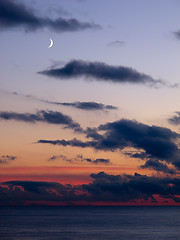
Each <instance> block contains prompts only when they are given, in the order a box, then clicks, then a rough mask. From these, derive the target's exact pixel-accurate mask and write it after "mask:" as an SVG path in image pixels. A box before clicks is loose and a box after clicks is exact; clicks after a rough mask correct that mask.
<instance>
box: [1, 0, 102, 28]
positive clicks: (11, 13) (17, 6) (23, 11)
mask: <svg viewBox="0 0 180 240" xmlns="http://www.w3.org/2000/svg"><path fill="white" fill-rule="evenodd" d="M0 27H1V29H9V28H10V29H17V28H18V29H23V30H25V31H36V30H38V29H43V28H48V29H50V30H54V31H56V32H65V31H79V30H85V29H89V28H91V29H98V28H100V26H99V25H97V24H94V23H88V22H80V21H78V20H77V19H75V18H71V19H64V18H61V17H59V18H57V19H55V20H52V19H50V18H47V17H45V18H43V17H39V16H38V15H35V13H34V12H33V11H32V10H31V9H28V8H27V7H26V6H25V5H23V4H21V3H18V2H16V1H12V0H0Z"/></svg>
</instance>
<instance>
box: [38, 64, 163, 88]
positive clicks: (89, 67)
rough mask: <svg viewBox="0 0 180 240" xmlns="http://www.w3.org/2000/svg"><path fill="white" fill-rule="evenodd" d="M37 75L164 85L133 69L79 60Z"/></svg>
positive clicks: (155, 85)
mask: <svg viewBox="0 0 180 240" xmlns="http://www.w3.org/2000/svg"><path fill="white" fill-rule="evenodd" d="M39 73H40V74H44V75H47V76H49V77H54V78H58V79H61V80H63V79H64V80H65V79H66V80H67V79H72V80H75V79H78V78H80V77H85V78H86V79H91V80H95V81H106V82H114V83H136V84H147V85H148V86H154V87H157V86H159V85H163V84H165V83H164V82H163V81H161V80H155V79H153V78H152V77H151V76H149V75H146V74H144V73H140V72H138V71H136V70H135V69H133V68H129V67H123V66H111V65H107V64H105V63H102V62H86V61H81V60H73V61H70V62H69V63H67V64H66V65H65V66H64V67H62V68H53V69H50V70H44V71H41V72H39Z"/></svg>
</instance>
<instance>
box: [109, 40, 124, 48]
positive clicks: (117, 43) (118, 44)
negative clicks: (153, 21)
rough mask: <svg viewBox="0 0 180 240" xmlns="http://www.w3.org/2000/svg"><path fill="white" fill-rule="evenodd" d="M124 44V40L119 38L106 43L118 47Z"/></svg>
mask: <svg viewBox="0 0 180 240" xmlns="http://www.w3.org/2000/svg"><path fill="white" fill-rule="evenodd" d="M124 45H125V42H124V41H119V40H116V41H113V42H110V43H108V45H107V46H108V47H115V48H118V47H122V46H124Z"/></svg>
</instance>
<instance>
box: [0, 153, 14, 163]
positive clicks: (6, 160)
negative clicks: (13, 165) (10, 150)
mask: <svg viewBox="0 0 180 240" xmlns="http://www.w3.org/2000/svg"><path fill="white" fill-rule="evenodd" d="M16 158H17V157H15V156H10V155H2V156H1V157H0V164H8V163H10V162H11V161H14V160H15V159H16Z"/></svg>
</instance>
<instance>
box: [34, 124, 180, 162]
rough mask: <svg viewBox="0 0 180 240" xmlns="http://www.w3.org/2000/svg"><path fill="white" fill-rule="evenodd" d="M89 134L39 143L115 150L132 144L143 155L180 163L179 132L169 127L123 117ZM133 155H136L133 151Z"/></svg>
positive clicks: (88, 131) (88, 132) (90, 130)
mask: <svg viewBox="0 0 180 240" xmlns="http://www.w3.org/2000/svg"><path fill="white" fill-rule="evenodd" d="M86 136H87V138H91V139H92V140H90V141H81V140H78V139H76V138H74V139H72V140H64V139H62V140H55V141H52V140H39V141H38V142H39V143H49V144H53V145H63V146H73V147H75V146H76V147H82V148H85V147H91V148H94V149H96V150H103V151H107V150H108V151H115V150H123V149H125V148H129V147H133V148H135V149H137V150H141V151H142V150H143V151H144V153H143V154H142V153H141V154H139V155H137V156H136V157H141V159H145V154H146V159H148V158H155V159H159V160H162V161H166V162H167V163H172V164H173V165H174V166H176V167H178V166H179V162H180V150H179V149H178V146H177V145H176V143H175V141H176V140H177V139H178V138H179V137H180V135H179V134H177V133H176V132H173V131H171V130H170V129H168V128H163V127H158V126H148V125H146V124H142V123H139V122H137V121H131V120H127V119H122V120H120V121H115V122H112V123H107V124H104V125H100V126H99V127H98V128H93V129H91V128H88V129H87V130H86ZM131 156H132V157H134V156H133V155H131Z"/></svg>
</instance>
